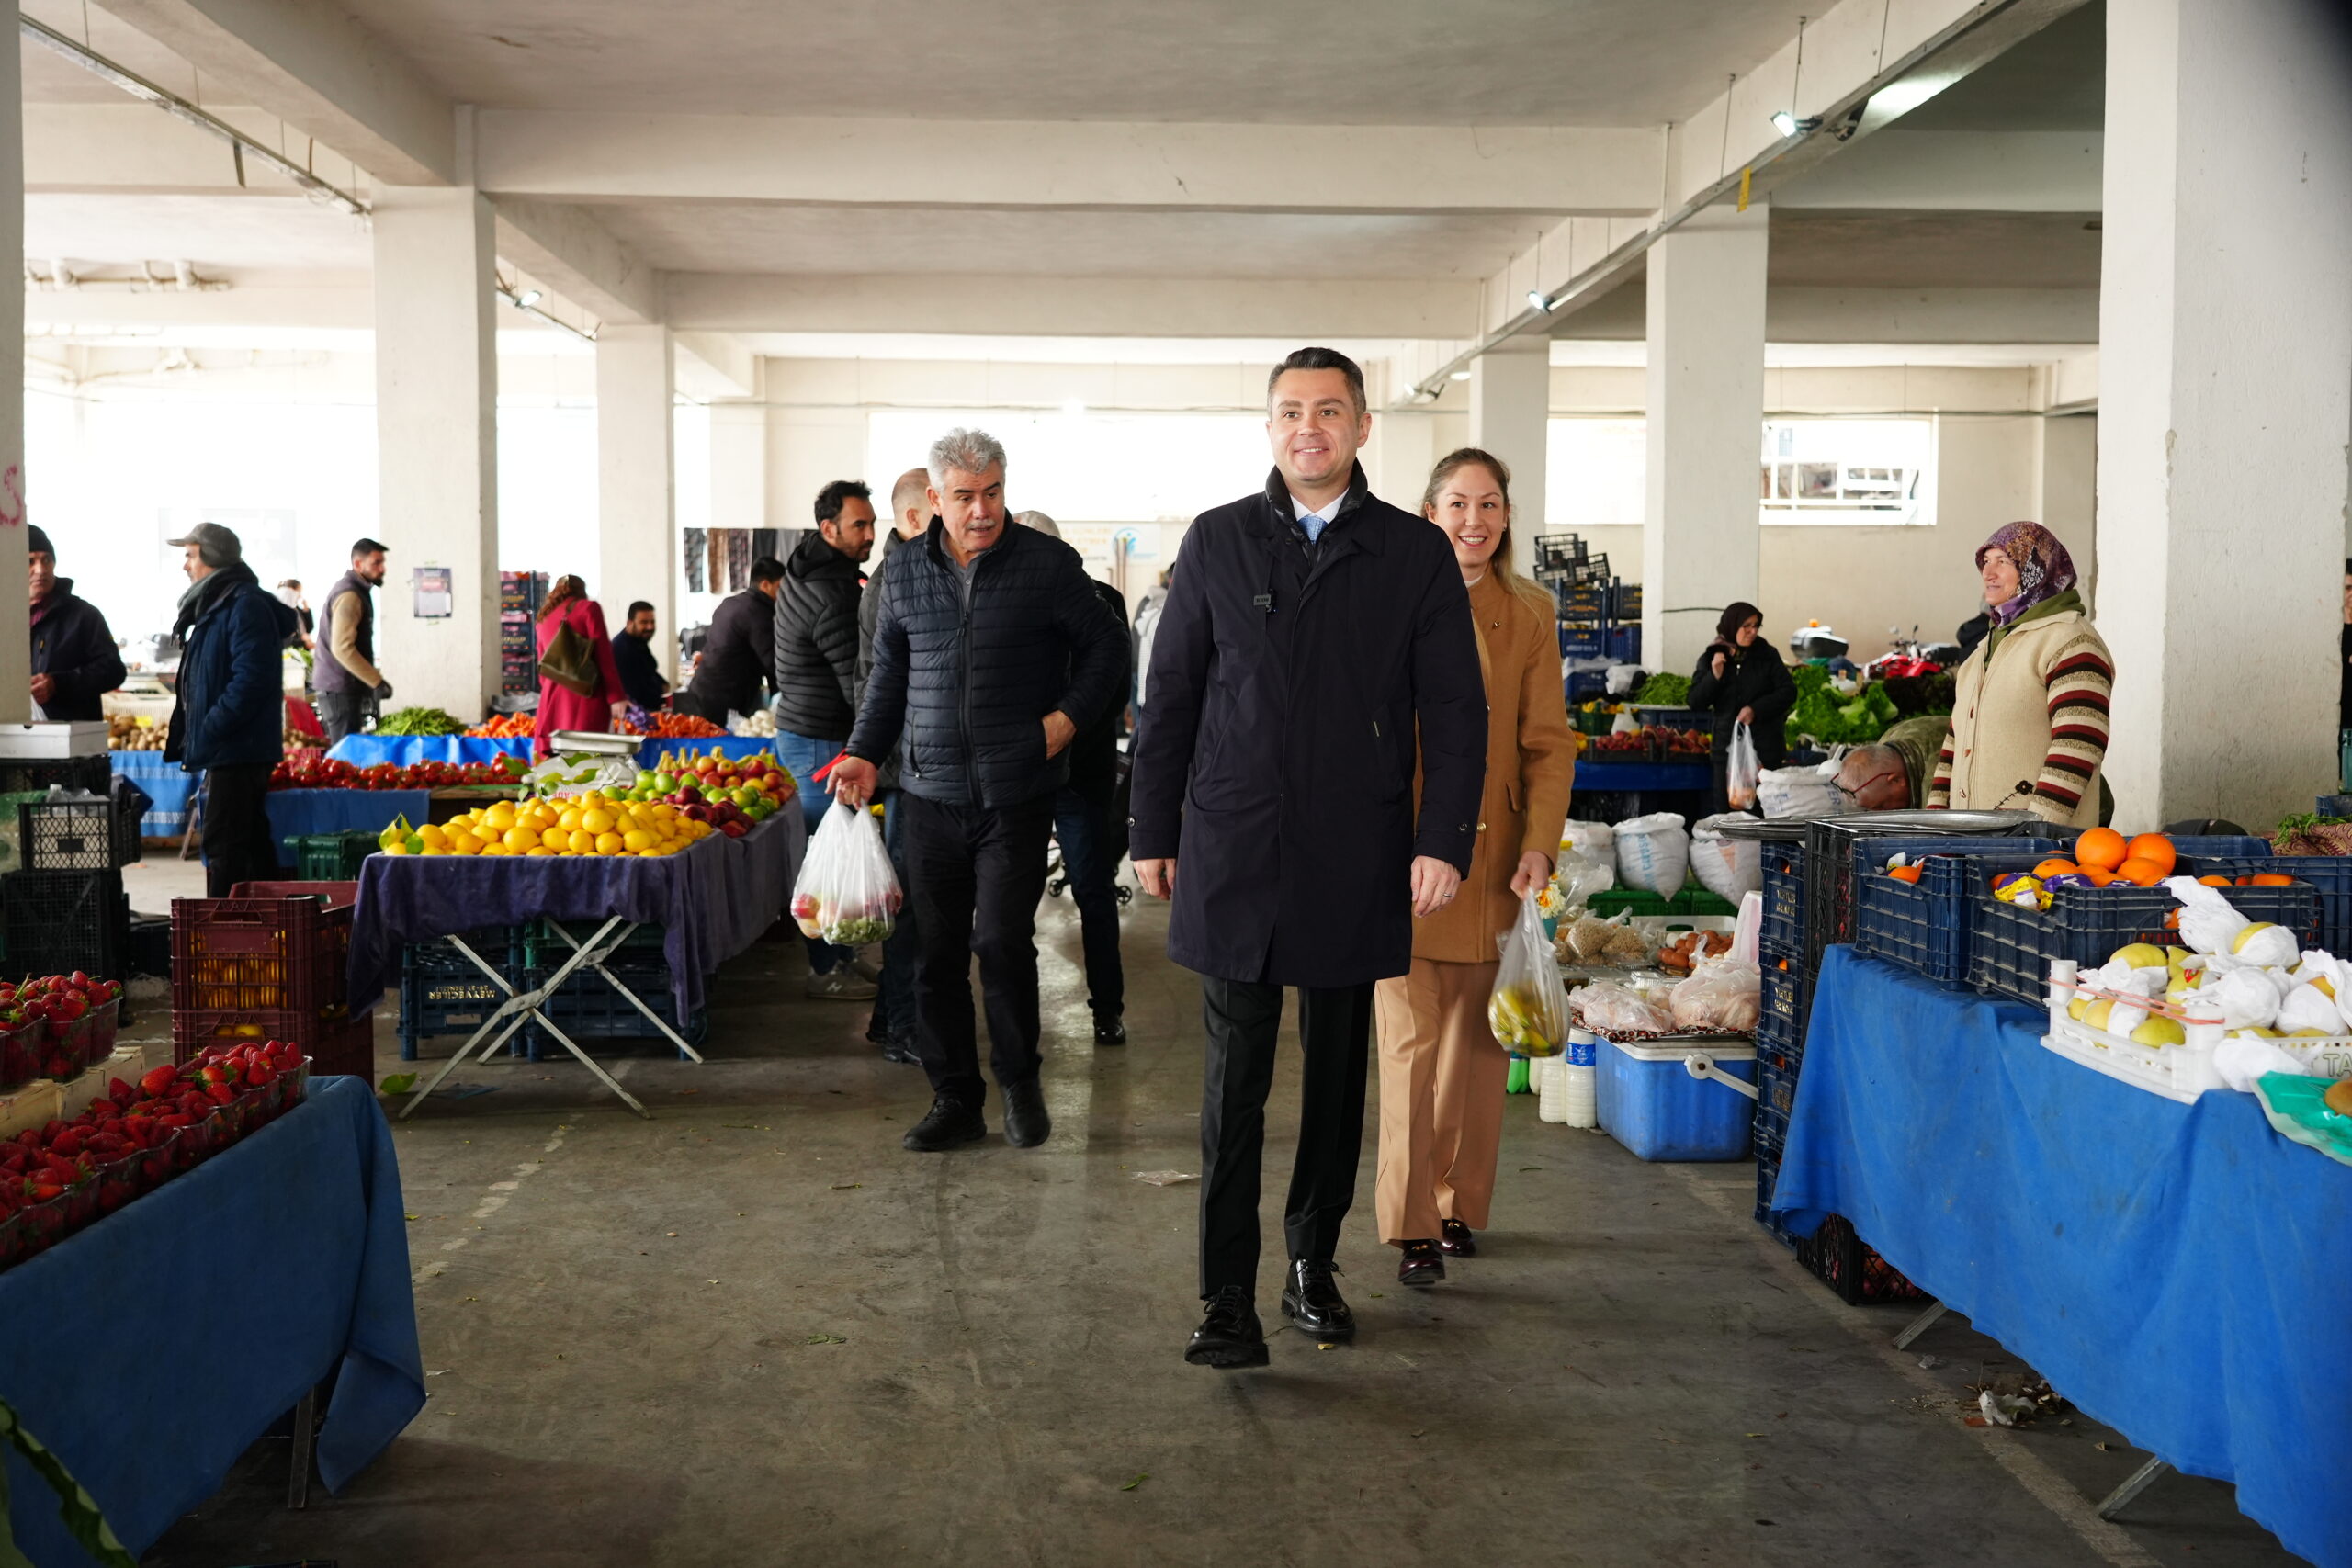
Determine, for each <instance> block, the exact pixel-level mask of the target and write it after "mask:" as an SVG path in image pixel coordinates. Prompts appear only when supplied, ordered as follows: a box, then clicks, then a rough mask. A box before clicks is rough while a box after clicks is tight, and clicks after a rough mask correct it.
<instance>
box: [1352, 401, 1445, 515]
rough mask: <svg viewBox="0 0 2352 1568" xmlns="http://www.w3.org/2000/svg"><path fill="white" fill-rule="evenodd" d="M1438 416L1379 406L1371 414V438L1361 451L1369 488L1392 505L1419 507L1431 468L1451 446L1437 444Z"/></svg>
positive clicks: (1416, 511) (1417, 510)
mask: <svg viewBox="0 0 2352 1568" xmlns="http://www.w3.org/2000/svg"><path fill="white" fill-rule="evenodd" d="M1437 434H1438V419H1437V416H1436V415H1435V414H1433V413H1430V412H1424V411H1422V410H1419V409H1380V410H1376V411H1375V412H1374V414H1373V416H1372V440H1371V441H1370V442H1369V443H1368V444H1367V445H1366V446H1364V449H1363V454H1362V457H1363V470H1364V473H1365V475H1366V477H1367V478H1369V479H1371V481H1372V491H1373V493H1374V495H1377V496H1378V497H1380V499H1381V500H1383V501H1385V502H1388V503H1389V504H1390V505H1391V506H1401V507H1403V508H1404V509H1405V510H1406V511H1408V512H1412V513H1419V511H1420V509H1421V491H1424V490H1426V489H1428V488H1429V479H1430V468H1433V467H1435V466H1436V463H1437V460H1438V459H1439V458H1440V457H1443V456H1444V455H1445V454H1446V453H1447V452H1448V451H1450V450H1452V448H1451V447H1443V446H1438V445H1436V442H1437Z"/></svg>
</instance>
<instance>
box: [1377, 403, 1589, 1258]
mask: <svg viewBox="0 0 2352 1568" xmlns="http://www.w3.org/2000/svg"><path fill="white" fill-rule="evenodd" d="M1421 515H1422V516H1424V517H1426V518H1428V519H1429V520H1430V522H1431V523H1434V524H1436V525H1437V526H1438V527H1439V528H1441V529H1442V530H1443V531H1444V533H1445V536H1446V539H1447V541H1448V542H1449V543H1450V544H1452V545H1453V559H1454V564H1455V565H1456V566H1457V567H1459V568H1460V569H1461V571H1462V581H1463V583H1464V586H1465V587H1467V588H1468V589H1469V591H1470V614H1471V624H1472V627H1473V629H1474V630H1476V633H1477V637H1478V669H1479V672H1480V674H1481V675H1482V676H1483V677H1484V679H1485V682H1486V692H1487V782H1486V785H1485V790H1486V793H1485V795H1484V796H1483V797H1482V799H1481V804H1480V806H1479V807H1478V829H1477V835H1476V840H1474V842H1473V844H1472V847H1471V851H1470V874H1468V875H1467V876H1464V878H1463V879H1462V891H1461V893H1460V895H1459V896H1458V897H1456V898H1455V899H1454V900H1453V902H1452V903H1450V904H1448V905H1446V906H1445V907H1444V908H1441V909H1439V910H1438V911H1437V912H1436V913H1435V914H1432V915H1430V916H1429V917H1427V918H1426V919H1419V920H1416V921H1414V922H1413V959H1412V965H1411V967H1410V968H1409V969H1408V971H1407V972H1406V973H1405V974H1404V975H1402V976H1398V977H1397V978H1396V979H1392V980H1382V981H1379V982H1377V983H1376V984H1374V987H1373V988H1372V1005H1373V1012H1374V1017H1375V1018H1376V1019H1377V1020H1378V1022H1379V1025H1380V1176H1379V1183H1378V1186H1377V1187H1376V1188H1375V1189H1374V1209H1375V1211H1376V1213H1377V1215H1378V1218H1379V1221H1380V1239H1381V1240H1383V1241H1385V1242H1386V1243H1388V1244H1389V1245H1390V1246H1391V1247H1397V1248H1399V1249H1401V1250H1402V1252H1403V1257H1402V1258H1401V1259H1400V1260H1399V1261H1398V1263H1397V1280H1398V1282H1399V1283H1402V1284H1407V1285H1413V1286H1427V1285H1434V1284H1436V1283H1437V1282H1438V1281H1439V1280H1442V1279H1444V1278H1445V1259H1446V1258H1447V1257H1448V1256H1452V1257H1454V1258H1468V1257H1470V1256H1472V1255H1473V1254H1474V1253H1475V1252H1476V1250H1477V1238H1476V1233H1477V1232H1479V1231H1481V1230H1484V1229H1485V1228H1486V1226H1487V1209H1488V1206H1489V1204H1490V1203H1491V1202H1492V1201H1493V1199H1494V1194H1495V1162H1496V1158H1497V1156H1498V1154H1499V1152H1500V1150H1501V1146H1502V1120H1503V1082H1504V1079H1505V1078H1506V1077H1508V1076H1509V1074H1510V1055H1509V1054H1508V1053H1506V1052H1505V1051H1504V1050H1503V1048H1502V1046H1501V1045H1499V1044H1498V1043H1496V1040H1495V1033H1494V1030H1493V1028H1492V1027H1491V1026H1490V1025H1489V1024H1488V1023H1487V997H1488V995H1489V993H1491V992H1492V991H1493V990H1494V987H1495V971H1496V970H1497V969H1498V967H1499V964H1498V949H1497V947H1496V942H1495V939H1496V938H1497V937H1498V936H1500V935H1501V934H1502V933H1503V932H1505V931H1509V930H1510V928H1511V924H1512V922H1513V921H1514V920H1516V919H1518V917H1519V908H1520V900H1521V897H1524V896H1525V895H1526V894H1528V893H1529V892H1531V891H1533V890H1534V889H1537V888H1540V887H1542V886H1544V884H1545V883H1546V882H1548V881H1550V880H1551V876H1552V863H1553V859H1554V856H1555V854H1556V852H1558V850H1559V846H1560V829H1561V825H1562V823H1563V822H1565V821H1566V818H1567V815H1568V796H1569V793H1570V790H1571V788H1572V787H1573V785H1574V784H1575V780H1576V747H1577V742H1576V738H1575V737H1574V736H1573V735H1572V734H1570V733H1569V730H1568V706H1567V699H1566V694H1565V693H1564V692H1563V691H1562V688H1561V685H1560V652H1559V639H1558V633H1557V631H1556V629H1555V628H1556V626H1557V624H1558V618H1559V611H1558V609H1557V607H1556V606H1555V604H1553V601H1552V596H1551V595H1550V594H1549V593H1546V592H1544V590H1543V589H1542V588H1540V587H1538V586H1536V585H1535V584H1534V583H1532V582H1530V581H1527V579H1526V578H1524V577H1522V576H1521V575H1520V574H1519V573H1518V571H1517V570H1515V569H1514V568H1513V567H1512V565H1511V553H1510V470H1509V469H1508V468H1505V467H1504V466H1503V462H1502V459H1500V458H1499V457H1494V456H1493V455H1492V454H1490V453H1487V452H1482V451H1480V450H1478V449H1477V448H1476V447H1473V446H1465V447H1463V448H1462V449H1461V450H1459V451H1456V452H1453V453H1450V454H1448V455H1447V456H1446V457H1443V458H1441V459H1440V460H1439V462H1438V465H1437V467H1436V468H1435V469H1434V470H1433V471H1432V472H1431V473H1430V482H1429V488H1428V489H1427V491H1424V492H1423V494H1422V497H1421Z"/></svg>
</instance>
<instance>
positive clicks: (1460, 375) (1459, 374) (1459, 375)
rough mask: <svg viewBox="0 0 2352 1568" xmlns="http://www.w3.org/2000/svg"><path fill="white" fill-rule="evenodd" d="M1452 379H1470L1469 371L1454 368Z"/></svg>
mask: <svg viewBox="0 0 2352 1568" xmlns="http://www.w3.org/2000/svg"><path fill="white" fill-rule="evenodd" d="M1453 379H1455V380H1457V381H1467V380H1468V379H1470V372H1468V371H1467V370H1456V371H1455V372H1454V373H1453Z"/></svg>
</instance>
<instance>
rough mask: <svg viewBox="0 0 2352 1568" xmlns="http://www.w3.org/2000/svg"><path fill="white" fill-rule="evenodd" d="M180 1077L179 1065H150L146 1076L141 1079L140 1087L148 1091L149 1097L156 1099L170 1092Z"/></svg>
mask: <svg viewBox="0 0 2352 1568" xmlns="http://www.w3.org/2000/svg"><path fill="white" fill-rule="evenodd" d="M179 1079H180V1070H179V1069H178V1068H177V1067H150V1068H148V1069H147V1073H146V1076H145V1077H141V1079H140V1080H139V1087H140V1088H141V1089H144V1090H146V1091H147V1098H148V1099H150V1100H155V1099H160V1098H161V1097H163V1096H164V1095H165V1094H167V1093H169V1092H170V1091H171V1088H172V1086H173V1085H174V1084H175V1083H177V1082H179Z"/></svg>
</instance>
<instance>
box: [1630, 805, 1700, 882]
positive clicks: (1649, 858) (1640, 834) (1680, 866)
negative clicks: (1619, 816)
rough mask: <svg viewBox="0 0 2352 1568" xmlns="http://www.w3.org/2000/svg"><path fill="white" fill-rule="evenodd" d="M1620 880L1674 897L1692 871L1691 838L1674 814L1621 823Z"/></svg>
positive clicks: (1658, 812) (1637, 818)
mask: <svg viewBox="0 0 2352 1568" xmlns="http://www.w3.org/2000/svg"><path fill="white" fill-rule="evenodd" d="M1616 839H1617V880H1618V881H1620V882H1622V883H1623V884H1624V885H1625V886H1628V887H1637V888H1640V889H1641V890H1642V891H1644V892H1646V893H1656V894H1657V895H1659V896H1660V897H1667V898H1671V897H1674V896H1675V895H1676V894H1678V893H1679V892H1681V891H1682V882H1683V879H1684V878H1685V877H1686V876H1688V875H1689V874H1690V871H1691V835H1690V834H1689V833H1686V832H1684V831H1683V829H1682V818H1680V817H1678V816H1676V815H1675V814H1674V813H1673V812H1671V811H1657V812H1653V813H1651V814H1650V815H1649V816H1647V817H1636V818H1633V819H1632V820H1631V821H1627V822H1620V823H1618V824H1617V831H1616Z"/></svg>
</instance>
